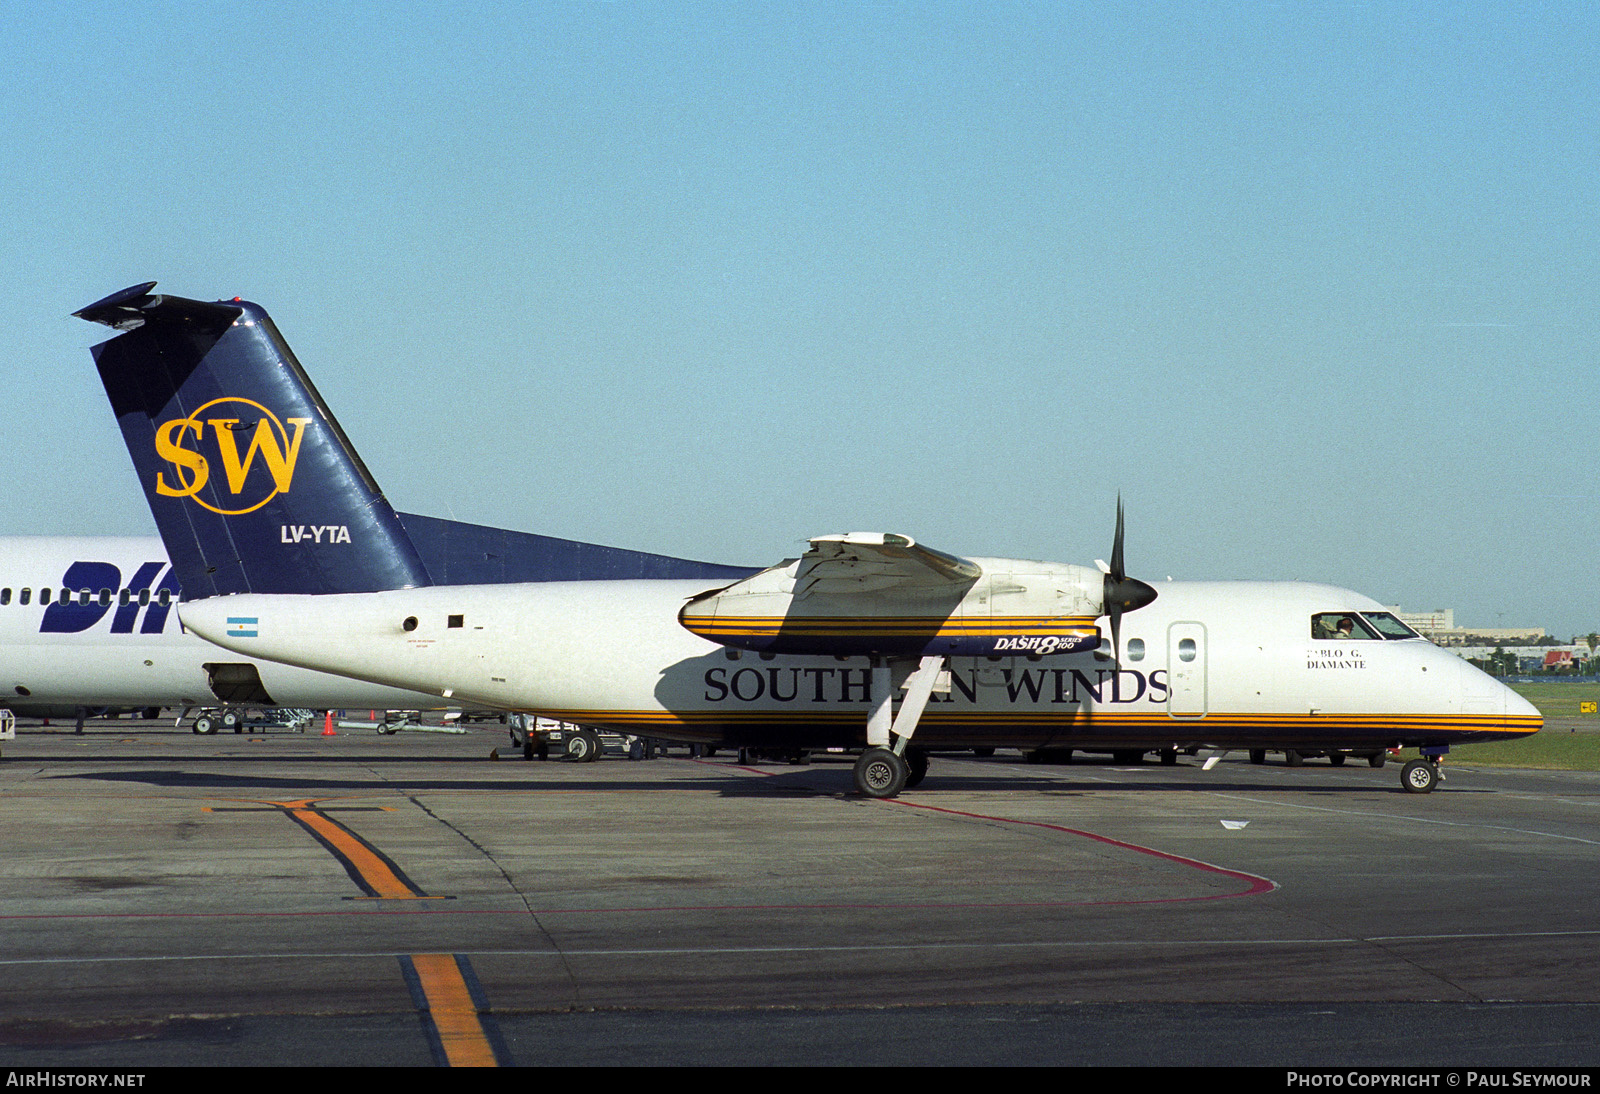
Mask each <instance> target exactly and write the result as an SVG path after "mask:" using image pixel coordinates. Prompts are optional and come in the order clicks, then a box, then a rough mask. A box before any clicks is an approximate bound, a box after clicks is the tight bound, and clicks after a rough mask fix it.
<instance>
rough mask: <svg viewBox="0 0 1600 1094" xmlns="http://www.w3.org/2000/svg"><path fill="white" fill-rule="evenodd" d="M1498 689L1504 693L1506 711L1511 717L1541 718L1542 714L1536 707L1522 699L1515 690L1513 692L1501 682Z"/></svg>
mask: <svg viewBox="0 0 1600 1094" xmlns="http://www.w3.org/2000/svg"><path fill="white" fill-rule="evenodd" d="M1500 689H1501V690H1502V691H1504V692H1505V693H1506V696H1505V698H1506V713H1507V714H1510V715H1512V716H1513V717H1519V718H1525V717H1533V718H1542V717H1543V715H1542V714H1540V712H1539V708H1538V707H1536V706H1534V705H1533V704H1532V703H1530V702H1528V700H1526V699H1524V698H1523V697H1522V696H1520V695H1518V694H1517V693H1516V692H1514V691H1512V690H1511V689H1510V688H1508V687H1506V685H1504V684H1501V685H1500Z"/></svg>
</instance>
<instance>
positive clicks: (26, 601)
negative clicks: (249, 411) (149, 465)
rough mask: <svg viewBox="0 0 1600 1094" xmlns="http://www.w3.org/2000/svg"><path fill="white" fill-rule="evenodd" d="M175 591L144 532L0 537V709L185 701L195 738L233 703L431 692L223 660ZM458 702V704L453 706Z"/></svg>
mask: <svg viewBox="0 0 1600 1094" xmlns="http://www.w3.org/2000/svg"><path fill="white" fill-rule="evenodd" d="M177 603H178V586H177V582H176V581H175V579H174V577H173V572H172V567H171V565H170V564H169V563H168V562H167V555H166V550H165V549H164V548H163V547H162V546H161V541H160V540H159V539H156V538H155V537H153V536H147V537H143V538H140V537H133V536H0V674H3V675H0V689H3V690H0V708H4V709H8V710H11V711H14V712H16V713H18V714H23V715H35V716H42V717H54V716H62V717H72V716H74V715H77V716H79V717H81V716H82V715H83V713H84V712H85V711H92V710H98V709H101V708H113V709H134V710H139V709H156V708H160V707H185V708H190V709H198V710H199V711H200V714H199V716H198V717H196V719H195V720H194V722H193V723H192V727H191V728H193V729H194V730H195V732H197V733H213V732H216V730H217V729H222V728H231V729H234V730H235V731H237V730H238V729H239V726H240V716H241V713H242V711H241V708H243V707H280V706H281V707H305V708H313V709H332V708H339V707H354V708H357V709H367V708H375V709H379V710H429V709H435V708H439V707H444V706H449V705H452V704H448V703H445V702H442V701H441V700H440V698H439V696H437V695H421V694H418V693H417V692H414V691H406V690H402V689H399V688H392V687H386V686H383V685H379V684H371V683H367V682H365V681H358V680H352V679H350V678H348V677H343V676H330V675H328V674H326V673H321V672H312V671H309V670H306V669H303V668H296V667H294V666H290V665H284V664H279V663H276V662H271V661H260V660H257V659H254V658H245V657H234V656H229V655H227V654H225V653H224V652H223V651H221V650H219V649H218V648H217V647H216V646H214V645H212V644H211V643H210V642H207V641H206V640H205V639H203V638H200V637H198V636H196V635H193V634H185V633H184V631H183V628H182V627H180V626H179V624H178V617H177V613H176V612H175V611H174V610H173V609H174V608H175V607H176V606H177ZM453 705H456V706H459V704H453Z"/></svg>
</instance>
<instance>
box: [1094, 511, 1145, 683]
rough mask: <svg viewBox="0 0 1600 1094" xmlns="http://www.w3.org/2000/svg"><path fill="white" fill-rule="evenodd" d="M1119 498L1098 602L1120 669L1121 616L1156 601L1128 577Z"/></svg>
mask: <svg viewBox="0 0 1600 1094" xmlns="http://www.w3.org/2000/svg"><path fill="white" fill-rule="evenodd" d="M1122 535H1123V518H1122V495H1121V494H1118V495H1117V537H1116V539H1115V540H1114V541H1113V542H1112V544H1111V565H1110V566H1108V567H1106V568H1105V578H1104V585H1103V586H1102V592H1101V601H1102V604H1103V606H1104V609H1105V613H1106V615H1108V616H1109V617H1110V618H1111V657H1112V663H1113V664H1115V665H1116V667H1117V669H1118V670H1119V671H1120V670H1121V668H1122V613H1123V612H1136V611H1138V610H1139V609H1140V608H1142V607H1144V606H1145V605H1146V604H1149V603H1150V602H1151V601H1153V600H1155V598H1156V591H1155V589H1153V588H1151V587H1150V586H1149V585H1147V584H1145V583H1144V582H1143V581H1140V580H1139V579H1138V578H1136V577H1129V576H1128V572H1127V570H1126V569H1124V567H1123V557H1122Z"/></svg>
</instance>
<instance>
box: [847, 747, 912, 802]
mask: <svg viewBox="0 0 1600 1094" xmlns="http://www.w3.org/2000/svg"><path fill="white" fill-rule="evenodd" d="M910 776H911V769H910V767H909V766H908V765H907V764H906V762H905V760H903V759H901V758H900V757H899V756H896V755H895V754H894V753H893V752H891V751H889V750H888V749H887V748H869V749H867V750H866V751H865V752H863V753H862V754H861V758H860V759H859V760H857V761H856V790H857V791H859V792H860V793H862V794H864V795H866V796H867V797H869V798H892V797H894V796H895V795H896V794H898V793H900V791H902V790H904V789H905V786H906V780H907V779H908V778H910Z"/></svg>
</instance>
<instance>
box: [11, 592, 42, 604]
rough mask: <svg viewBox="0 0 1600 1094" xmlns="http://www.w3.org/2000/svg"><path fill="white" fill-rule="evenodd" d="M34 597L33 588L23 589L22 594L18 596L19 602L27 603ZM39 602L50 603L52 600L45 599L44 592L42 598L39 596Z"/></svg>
mask: <svg viewBox="0 0 1600 1094" xmlns="http://www.w3.org/2000/svg"><path fill="white" fill-rule="evenodd" d="M32 598H33V590H32V589H23V590H22V595H21V596H19V597H17V603H19V604H26V603H27V602H28V601H29V600H31V599H32ZM39 603H41V604H48V603H50V602H49V601H48V600H46V599H44V596H43V594H41V595H40V598H39Z"/></svg>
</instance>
